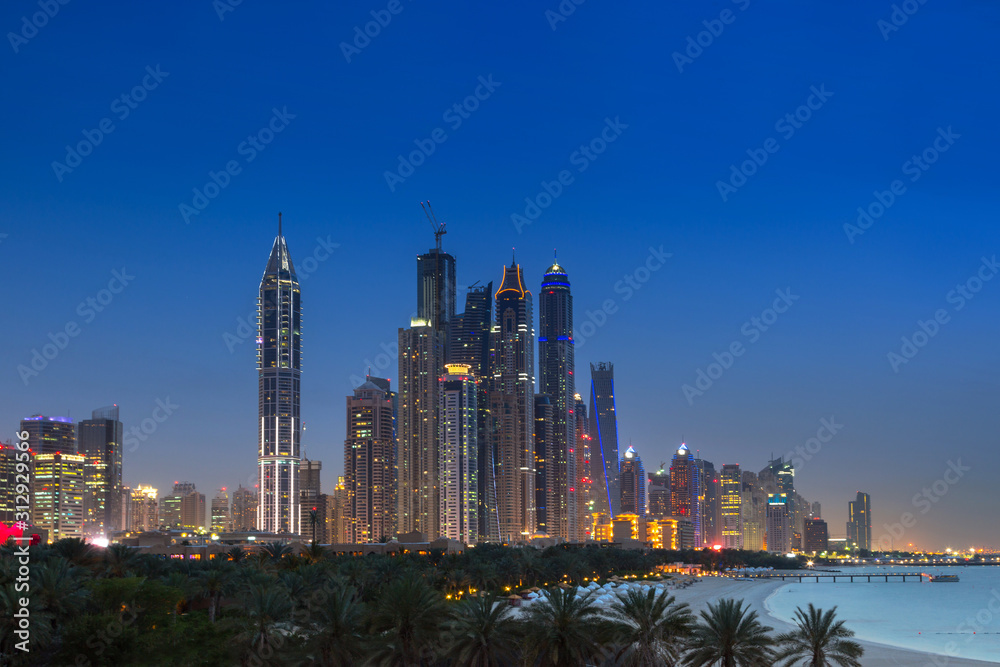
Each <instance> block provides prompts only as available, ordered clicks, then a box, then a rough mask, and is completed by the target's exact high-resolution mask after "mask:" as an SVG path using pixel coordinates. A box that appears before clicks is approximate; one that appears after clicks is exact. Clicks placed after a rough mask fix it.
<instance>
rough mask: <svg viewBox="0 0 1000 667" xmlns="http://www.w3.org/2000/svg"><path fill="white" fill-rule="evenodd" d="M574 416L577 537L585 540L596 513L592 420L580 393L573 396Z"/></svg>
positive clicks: (581, 540) (587, 537)
mask: <svg viewBox="0 0 1000 667" xmlns="http://www.w3.org/2000/svg"><path fill="white" fill-rule="evenodd" d="M573 417H574V425H575V426H576V451H575V452H574V454H576V479H577V483H576V517H577V518H576V532H577V536H576V539H577V540H578V541H580V542H584V541H586V540H587V539H589V538H590V536H591V535H590V534H591V531H592V527H593V513H594V492H593V486H594V480H593V476H592V474H591V472H590V466H591V460H590V456H591V451H590V420H589V419H587V404H586V403H584V402H583V397H582V396H580V394H574V396H573Z"/></svg>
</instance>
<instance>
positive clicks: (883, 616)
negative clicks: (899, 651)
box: [764, 565, 1000, 665]
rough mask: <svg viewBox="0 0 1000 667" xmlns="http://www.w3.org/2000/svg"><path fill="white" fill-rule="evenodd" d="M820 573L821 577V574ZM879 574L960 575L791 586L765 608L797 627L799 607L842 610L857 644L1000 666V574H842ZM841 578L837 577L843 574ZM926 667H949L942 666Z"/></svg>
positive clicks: (848, 571) (942, 570) (981, 569)
mask: <svg viewBox="0 0 1000 667" xmlns="http://www.w3.org/2000/svg"><path fill="white" fill-rule="evenodd" d="M816 572H817V573H823V570H816ZM878 572H882V573H886V572H925V573H928V574H935V575H937V574H955V575H958V577H959V582H958V583H931V582H929V581H927V579H923V580H921V582H920V583H916V582H914V581H912V580H910V579H909V578H907V580H906V581H905V582H903V581H901V580H895V581H894V580H892V579H889V582H888V583H886V582H885V581H884V580H880V581H878V582H876V581H874V577H873V581H872V582H871V583H867V582H861V583H859V582H858V580H857V578H855V580H854V582H853V583H850V582H844V583H841V582H840V579H839V577H838V580H837V583H831V581H830V580H824V579H820V582H819V583H816V582H815V580H813V581H810V582H808V583H807V582H806V581H803V582H802V583H798V582H794V583H790V584H788V585H786V586H782V587H781V588H778V589H776V590H775V591H774V593H772V594H771V596H770V597H769V598H768V599H767V600H766V601H765V603H764V605H765V607H766V608H767V610H768V612H770V614H771V615H772V616H774V617H775V618H778V619H780V620H783V621H787V622H790V623H793V622H794V614H795V608H796V607H802V608H803V609H805V608H808V606H809V603H810V602H811V603H812V604H813V605H815V606H816V607H819V608H822V609H830V608H832V607H834V606H836V607H837V618H839V619H842V620H844V621H845V622H846V625H847V627H848V628H850V629H851V630H854V632H855V637H856V638H858V639H863V640H866V641H870V642H876V643H879V644H888V645H890V646H898V647H901V648H907V649H911V650H914V651H924V652H927V653H935V654H939V655H946V656H952V657H958V658H967V659H973V660H983V661H987V662H996V663H1000V567H996V566H988V565H987V566H973V567H958V566H954V567H934V566H928V565H923V566H920V565H913V566H909V567H906V566H896V567H882V568H873V567H868V568H849V567H844V568H842V569H840V571H839V573H843V574H844V575H847V576H849V575H852V574H853V575H859V574H875V573H878ZM839 573H838V574H839ZM926 664H928V665H935V664H940V665H946V664H947V662H946V661H945V660H944V659H940V660H939V662H937V663H936V662H935V659H933V658H928V660H927V661H926Z"/></svg>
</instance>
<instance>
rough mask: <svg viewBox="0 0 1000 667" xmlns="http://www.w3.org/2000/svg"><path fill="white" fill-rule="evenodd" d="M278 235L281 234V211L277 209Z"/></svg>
mask: <svg viewBox="0 0 1000 667" xmlns="http://www.w3.org/2000/svg"><path fill="white" fill-rule="evenodd" d="M278 236H281V211H278Z"/></svg>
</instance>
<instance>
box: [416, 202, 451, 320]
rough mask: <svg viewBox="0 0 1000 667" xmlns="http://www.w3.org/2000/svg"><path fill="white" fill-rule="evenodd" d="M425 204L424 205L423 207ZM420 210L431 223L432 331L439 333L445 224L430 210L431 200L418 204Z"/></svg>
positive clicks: (442, 290)
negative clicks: (442, 246)
mask: <svg viewBox="0 0 1000 667" xmlns="http://www.w3.org/2000/svg"><path fill="white" fill-rule="evenodd" d="M425 204H426V205H425ZM420 208H421V209H423V212H424V215H426V216H427V222H429V223H431V229H433V230H434V248H435V251H436V252H435V253H434V288H435V289H436V290H437V294H436V295H435V299H434V305H435V306H436V308H435V309H434V315H433V317H434V330H435V331H440V329H441V307H442V304H441V300H442V299H441V297H442V296H444V293H445V290H444V285H442V284H441V282H442V281H441V237H442V236H444V235H445V234H447V233H448V231H447V230H446V229H445V228H444V227H445V223H443V222H439V221H438V218H437V215H435V213H434V209H433V208H431V200H429V199H428V200H427V201H426V202H420Z"/></svg>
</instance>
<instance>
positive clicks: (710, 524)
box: [694, 459, 720, 548]
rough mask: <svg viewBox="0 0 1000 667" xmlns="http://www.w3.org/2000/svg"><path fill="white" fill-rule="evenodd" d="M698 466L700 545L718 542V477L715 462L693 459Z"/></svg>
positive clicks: (707, 545) (709, 545)
mask: <svg viewBox="0 0 1000 667" xmlns="http://www.w3.org/2000/svg"><path fill="white" fill-rule="evenodd" d="M694 464H695V466H697V468H698V507H699V509H700V510H701V544H699V545H698V546H699V548H700V547H712V546H714V545H716V544H719V542H720V539H719V537H720V536H719V523H720V519H719V477H718V475H716V474H715V464H713V463H712V462H711V461H705V460H704V459H695V460H694Z"/></svg>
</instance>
